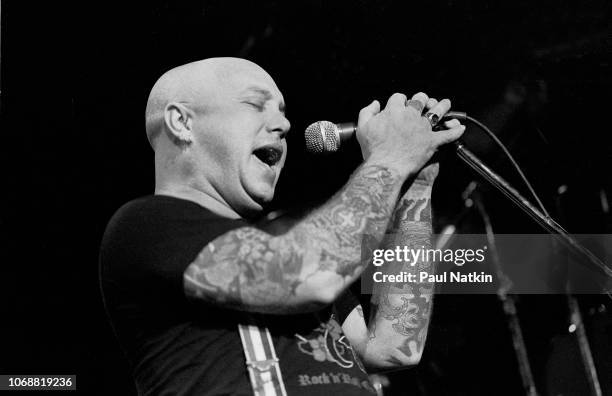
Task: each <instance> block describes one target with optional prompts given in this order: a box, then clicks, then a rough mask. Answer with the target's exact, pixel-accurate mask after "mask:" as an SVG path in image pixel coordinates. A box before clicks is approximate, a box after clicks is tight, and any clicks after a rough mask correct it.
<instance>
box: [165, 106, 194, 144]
mask: <svg viewBox="0 0 612 396" xmlns="http://www.w3.org/2000/svg"><path fill="white" fill-rule="evenodd" d="M193 117H194V112H193V111H192V110H191V109H189V108H188V107H187V106H185V105H184V104H182V103H178V102H170V103H168V104H167V105H166V108H165V109H164V123H165V124H166V131H167V133H168V135H169V137H170V139H171V140H172V141H173V142H175V143H176V144H179V145H189V144H191V142H192V141H193Z"/></svg>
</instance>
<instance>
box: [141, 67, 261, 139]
mask: <svg viewBox="0 0 612 396" xmlns="http://www.w3.org/2000/svg"><path fill="white" fill-rule="evenodd" d="M239 75H256V76H258V77H260V78H265V79H269V80H270V81H272V78H271V77H270V76H269V75H268V73H266V71H265V70H264V69H262V68H261V67H259V66H258V65H257V64H255V63H253V62H251V61H248V60H246V59H241V58H209V59H204V60H201V61H197V62H192V63H188V64H186V65H182V66H178V67H175V68H174V69H171V70H169V71H167V72H166V73H164V74H163V75H162V76H161V77H160V78H159V79H158V80H157V82H156V83H155V85H154V86H153V89H151V93H150V94H149V99H148V101H147V109H146V111H145V120H146V130H147V138H148V139H149V143H150V144H151V146H153V147H155V146H154V144H153V143H154V141H155V139H156V138H157V136H159V134H160V132H161V131H162V128H163V124H164V110H165V108H166V106H167V105H168V104H169V103H171V102H180V103H185V104H196V105H197V106H198V107H203V108H206V106H208V105H210V104H211V103H212V102H213V100H214V98H215V96H216V95H217V94H218V93H219V92H220V91H221V90H222V89H223V88H227V86H228V85H230V84H232V83H233V82H234V79H235V77H236V76H239Z"/></svg>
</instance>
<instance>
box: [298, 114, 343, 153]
mask: <svg viewBox="0 0 612 396" xmlns="http://www.w3.org/2000/svg"><path fill="white" fill-rule="evenodd" d="M304 137H305V139H306V150H308V151H309V152H311V153H314V154H321V153H333V152H336V151H337V150H338V147H339V145H340V144H339V143H340V142H339V137H338V131H337V127H336V124H334V123H333V122H329V121H317V122H314V123H312V124H310V125H309V126H308V128H306V131H305V132H304Z"/></svg>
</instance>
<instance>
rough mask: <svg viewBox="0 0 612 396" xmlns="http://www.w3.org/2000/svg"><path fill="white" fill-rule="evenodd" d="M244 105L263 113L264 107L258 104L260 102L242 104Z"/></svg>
mask: <svg viewBox="0 0 612 396" xmlns="http://www.w3.org/2000/svg"><path fill="white" fill-rule="evenodd" d="M244 103H246V104H248V105H250V106H252V107H254V108H256V109H257V110H259V111H263V110H264V107H265V105H264V104H263V103H260V102H244Z"/></svg>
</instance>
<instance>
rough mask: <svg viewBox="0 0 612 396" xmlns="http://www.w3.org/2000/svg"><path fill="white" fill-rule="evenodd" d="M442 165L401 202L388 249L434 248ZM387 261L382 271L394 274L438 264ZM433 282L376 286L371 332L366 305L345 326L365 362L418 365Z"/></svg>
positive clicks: (426, 173)
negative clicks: (434, 208)
mask: <svg viewBox="0 0 612 396" xmlns="http://www.w3.org/2000/svg"><path fill="white" fill-rule="evenodd" d="M436 175H437V164H434V165H430V166H428V167H427V168H425V169H424V170H423V171H422V172H421V174H420V175H419V178H417V180H415V181H414V183H413V184H412V185H411V186H410V188H409V189H408V191H407V192H406V194H405V195H404V196H403V197H402V198H401V199H400V201H399V202H398V205H397V208H396V210H395V212H394V214H393V220H392V222H391V224H390V226H389V231H388V233H389V234H388V236H387V237H386V238H385V240H384V242H383V245H382V246H381V247H382V248H384V249H395V247H396V246H400V247H402V248H403V246H407V247H408V249H423V248H424V249H428V248H430V247H431V242H430V238H431V205H430V198H431V188H432V184H433V179H435V176H436ZM410 264H411V263H407V262H400V263H398V262H386V263H385V264H384V265H382V266H380V267H378V270H380V271H382V272H383V273H388V274H399V273H400V272H402V271H404V272H408V273H414V274H416V276H417V279H418V274H419V272H421V271H424V272H427V273H430V274H432V273H433V272H434V266H433V263H431V262H427V261H419V262H416V263H415V265H414V266H412V265H410ZM432 297H433V284H431V283H427V282H422V283H405V284H401V283H389V282H386V283H374V286H373V291H372V301H371V314H370V320H369V323H368V326H367V328H366V324H365V321H364V319H363V311H362V310H361V307H357V308H356V309H355V310H354V311H353V312H352V313H351V314H350V315H349V317H348V318H347V320H346V321H345V323H344V324H343V329H345V333H346V335H347V337H348V338H349V339H350V340H351V343H352V344H353V346H354V347H355V348H356V349H357V351H358V352H359V354H360V356H361V358H362V359H363V361H364V363H365V364H366V365H367V366H368V367H369V368H371V369H389V368H399V367H406V366H412V365H415V364H417V363H418V362H419V360H420V358H421V355H422V353H423V347H424V344H425V338H426V335H427V327H428V325H429V318H430V316H431V312H432Z"/></svg>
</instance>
